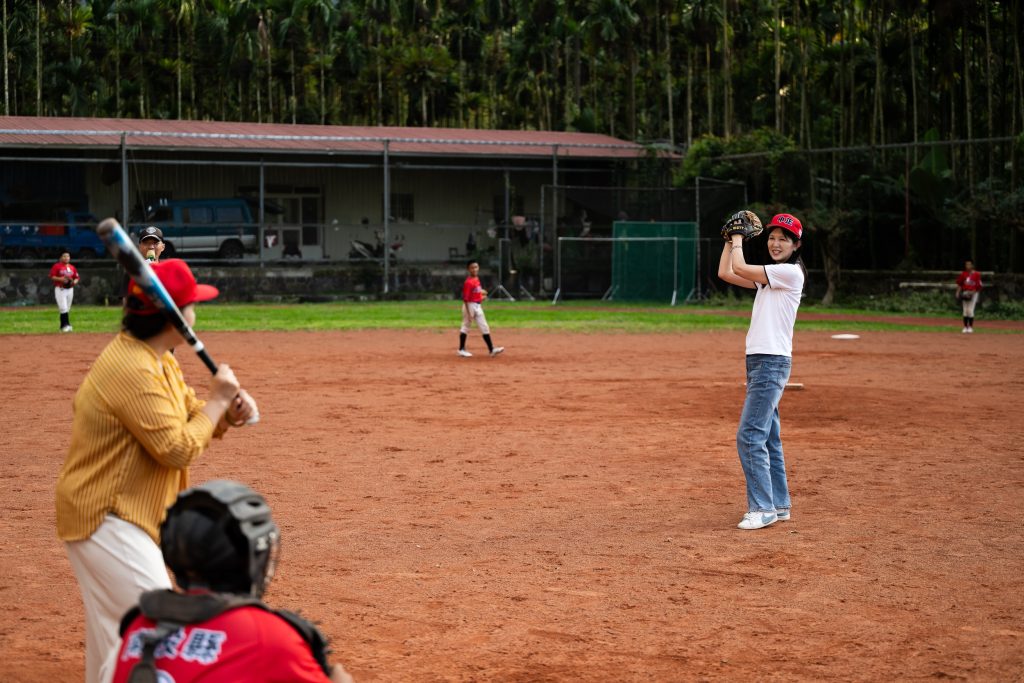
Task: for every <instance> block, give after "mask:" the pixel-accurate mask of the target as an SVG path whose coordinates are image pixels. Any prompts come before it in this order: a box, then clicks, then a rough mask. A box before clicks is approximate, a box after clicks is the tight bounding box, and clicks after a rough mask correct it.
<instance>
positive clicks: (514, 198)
mask: <svg viewBox="0 0 1024 683" xmlns="http://www.w3.org/2000/svg"><path fill="white" fill-rule="evenodd" d="M525 206H526V200H525V199H523V196H522V195H519V194H511V195H509V197H508V215H509V219H510V220H511V218H512V216H522V215H523V214H525V213H526V211H525V209H524V207H525ZM491 208H492V209H493V210H494V222H495V223H496V224H497V225H501V224H502V223H504V222H505V195H504V194H496V195H494V196H493V197H492V199H491Z"/></svg>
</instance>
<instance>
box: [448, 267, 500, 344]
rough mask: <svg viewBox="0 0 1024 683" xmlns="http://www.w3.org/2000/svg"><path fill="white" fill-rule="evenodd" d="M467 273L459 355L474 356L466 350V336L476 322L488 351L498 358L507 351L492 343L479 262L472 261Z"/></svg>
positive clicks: (485, 292)
mask: <svg viewBox="0 0 1024 683" xmlns="http://www.w3.org/2000/svg"><path fill="white" fill-rule="evenodd" d="M466 271H467V272H468V273H469V275H468V276H467V277H466V281H465V282H463V283H462V327H460V328H459V355H460V356H462V357H463V358H469V357H470V356H472V355H473V354H472V353H470V352H469V351H467V350H466V335H467V334H469V327H470V325H472V324H473V323H474V322H475V323H476V326H477V327H479V328H480V334H482V335H483V337H484V341H485V342H487V350H488V351H490V353H491V355H492V356H497V355H498V354H499V353H501V352H502V351H504V350H505V347H504V346H495V345H494V342H492V341H491V328H490V327H489V326H488V325H487V318H486V317H485V316H484V307H483V301H484V299H486V298H487V290H486V289H484V288H483V287H481V286H480V277H479V276H480V264H479V263H478V262H477V261H470V262H469V263H467V264H466Z"/></svg>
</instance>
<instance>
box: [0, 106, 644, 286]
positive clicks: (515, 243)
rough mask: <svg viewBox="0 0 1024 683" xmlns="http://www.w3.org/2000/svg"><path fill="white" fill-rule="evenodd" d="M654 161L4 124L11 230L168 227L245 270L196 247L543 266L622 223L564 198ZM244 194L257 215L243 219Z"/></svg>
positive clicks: (611, 147) (570, 138)
mask: <svg viewBox="0 0 1024 683" xmlns="http://www.w3.org/2000/svg"><path fill="white" fill-rule="evenodd" d="M651 155H652V151H651V150H649V149H647V148H645V147H644V146H642V145H639V144H636V143H632V142H627V141H623V140H619V139H616V138H613V137H610V136H607V135H601V134H593V133H573V132H551V131H496V130H475V129H447V128H404V127H366V126H317V125H293V124H259V123H235V122H217V121H167V120H138V119H90V118H57V117H0V162H2V163H0V169H2V170H0V223H10V222H11V221H22V222H24V221H32V220H34V221H36V222H37V223H38V222H51V223H52V222H55V221H59V220H60V218H61V216H63V215H66V213H65V212H66V211H69V210H74V211H88V212H91V213H93V214H94V215H95V216H97V217H100V218H102V217H105V216H115V217H117V218H119V219H121V220H122V222H125V221H124V218H123V217H125V216H127V217H128V220H127V223H129V224H130V225H131V226H134V227H136V228H138V227H139V226H140V225H142V224H145V223H150V222H155V223H158V224H161V225H162V226H163V228H164V230H165V233H167V234H168V242H170V243H171V247H172V248H175V247H176V248H177V249H178V251H179V252H181V254H182V255H189V257H190V258H196V257H216V256H217V255H218V253H219V255H220V256H221V257H225V256H227V257H232V258H233V257H235V256H237V255H238V254H237V252H236V247H237V246H238V245H235V244H232V245H231V246H232V249H230V250H228V249H227V248H226V246H225V245H226V244H227V243H226V242H224V241H223V238H220V239H218V240H214V241H210V240H206V241H199V242H196V241H193V242H192V243H191V244H192V246H190V242H189V239H190V236H191V235H193V234H196V233H198V231H199V230H200V227H202V228H203V229H207V231H208V232H209V231H210V230H212V229H213V228H212V227H211V226H210V225H209V224H210V223H211V222H218V218H217V216H218V215H219V214H220V213H223V214H224V215H225V216H227V215H228V214H229V213H230V215H231V218H230V220H231V221H234V224H235V227H236V228H237V229H238V230H241V231H243V232H246V233H247V234H249V235H250V238H249V239H246V240H245V241H244V243H245V253H244V258H246V259H259V260H261V261H267V260H276V259H282V258H286V257H293V258H296V259H301V260H302V261H338V260H348V259H358V258H364V256H363V254H362V253H360V252H359V249H358V244H361V245H363V246H364V247H369V248H370V249H369V251H370V252H371V253H373V254H374V255H375V258H379V259H380V260H381V261H382V263H383V265H384V267H385V269H386V268H387V266H388V260H386V259H383V258H381V257H382V256H383V252H384V251H387V248H385V247H384V246H383V245H385V244H387V245H391V246H392V248H393V249H394V250H395V251H398V250H400V254H399V255H400V258H401V259H403V260H406V261H423V262H436V261H445V260H459V259H462V258H464V257H465V255H466V253H467V250H472V249H476V250H478V251H480V252H482V253H495V252H500V251H501V247H502V245H501V244H499V242H500V241H501V240H502V238H509V240H510V241H509V242H508V244H507V249H517V250H519V251H520V261H524V260H528V259H532V258H533V255H534V253H535V254H536V261H537V263H538V264H539V266H540V268H541V270H542V269H543V260H544V249H543V243H544V239H545V230H549V231H550V230H551V229H552V228H553V227H554V226H555V225H557V224H559V223H562V224H564V225H566V226H568V228H567V229H569V230H575V229H577V228H579V229H582V228H583V226H584V225H587V229H589V225H590V224H591V223H598V224H600V223H601V222H602V221H604V222H607V223H608V224H610V223H611V221H612V220H614V219H615V216H616V214H618V213H620V212H621V207H617V206H614V202H611V201H609V202H608V206H607V209H605V208H603V207H600V206H598V207H597V208H596V209H595V207H594V206H591V207H590V209H589V213H588V212H587V209H585V208H582V207H581V206H577V205H575V204H574V203H573V202H572V201H571V200H568V199H566V198H565V193H564V192H560V191H559V190H558V188H561V187H564V186H581V187H582V186H585V187H588V188H598V190H599V191H598V192H597V196H601V195H602V193H601V192H600V188H602V187H607V188H612V187H618V186H624V185H627V184H628V183H629V179H630V177H631V176H632V173H633V172H634V170H635V168H636V165H637V163H639V162H641V161H642V160H644V159H646V158H649V157H650V156H651ZM605 194H607V193H605ZM609 196H610V195H609ZM233 198H244V199H246V200H247V201H248V202H249V205H250V206H251V208H252V211H251V216H248V217H246V216H243V217H239V215H238V214H237V212H234V211H233V210H232V212H229V211H228V210H227V208H226V207H228V206H229V204H230V203H225V202H224V201H223V200H228V199H233ZM606 199H607V198H606ZM196 201H199V204H198V205H197V204H195V202H196ZM187 202H193V203H192V204H191V210H187V209H182V208H180V207H182V206H184V204H186V203H187ZM174 207H179V208H178V209H175V210H172V208H174ZM179 209H180V210H179ZM221 209H223V211H221ZM175 211H177V213H175ZM158 219H159V220H163V221H166V222H164V223H159V221H158ZM243 219H244V220H243ZM225 220H228V219H225ZM175 221H180V224H179V225H175ZM239 221H241V222H244V223H246V224H245V225H240V226H239V225H238V223H239ZM221 222H223V221H221ZM221 227H223V226H221ZM175 228H177V230H176V229H175ZM174 242H177V244H174ZM197 245H198V246H197ZM219 247H222V249H219ZM197 249H199V250H200V251H196V250H197ZM374 250H376V252H375V251H374ZM0 255H2V254H0ZM499 256H500V253H499ZM506 257H507V255H506ZM539 275H541V276H542V275H543V274H542V273H540V274H539Z"/></svg>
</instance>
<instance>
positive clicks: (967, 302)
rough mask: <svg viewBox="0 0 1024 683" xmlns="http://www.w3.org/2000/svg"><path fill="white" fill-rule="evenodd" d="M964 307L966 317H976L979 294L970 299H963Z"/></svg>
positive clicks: (976, 293) (975, 293)
mask: <svg viewBox="0 0 1024 683" xmlns="http://www.w3.org/2000/svg"><path fill="white" fill-rule="evenodd" d="M960 303H962V304H963V305H964V317H965V318H973V317H974V307H975V306H977V305H978V292H974V294H973V295H972V296H971V298H970V299H963V300H961V302H960Z"/></svg>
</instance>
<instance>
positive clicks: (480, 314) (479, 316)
mask: <svg viewBox="0 0 1024 683" xmlns="http://www.w3.org/2000/svg"><path fill="white" fill-rule="evenodd" d="M474 322H476V326H477V327H479V328H480V334H490V333H491V328H490V327H488V326H487V318H485V317H484V307H483V306H481V305H480V304H475V303H465V302H463V304H462V327H460V328H459V332H461V333H462V334H468V333H469V327H470V325H472V324H473V323H474Z"/></svg>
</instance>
